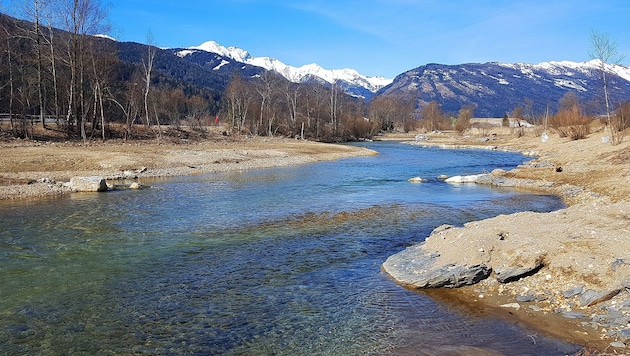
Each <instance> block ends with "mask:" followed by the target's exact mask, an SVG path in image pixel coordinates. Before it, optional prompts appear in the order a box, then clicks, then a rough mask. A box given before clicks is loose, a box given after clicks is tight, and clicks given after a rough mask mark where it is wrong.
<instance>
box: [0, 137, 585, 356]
mask: <svg viewBox="0 0 630 356" xmlns="http://www.w3.org/2000/svg"><path fill="white" fill-rule="evenodd" d="M374 148H375V149H376V150H378V151H379V152H381V154H380V155H378V156H375V157H362V158H355V159H347V160H341V161H337V162H325V163H318V164H312V165H305V166H298V167H289V168H281V169H265V170H258V171H251V172H243V173H230V174H220V175H209V176H196V177H184V178H178V179H171V180H163V181H156V182H154V188H152V189H148V190H143V191H118V192H110V193H107V194H76V195H72V196H71V197H68V198H63V199H59V200H56V201H54V202H47V203H44V204H37V203H3V204H1V205H0V217H1V218H0V228H1V229H0V231H1V232H0V261H2V265H1V266H0V345H2V346H0V350H1V351H2V353H3V354H16V355H17V354H73V353H78V354H150V355H154V354H166V355H171V354H173V355H176V354H186V355H190V354H199V355H207V354H222V355H223V354H228V355H241V354H248V355H251V354H255V355H267V354H286V355H311V354H318V355H364V354H374V355H382V354H412V355H413V354H440V353H447V352H450V353H451V354H491V353H497V354H523V353H528V354H565V353H567V352H570V351H573V350H575V349H576V346H574V345H568V344H564V343H562V342H559V341H557V340H552V339H544V338H539V339H537V340H536V341H537V342H536V344H533V343H532V342H531V338H529V337H528V333H531V332H530V331H528V330H523V329H520V328H519V327H517V326H514V325H509V324H508V323H505V322H502V321H496V320H486V319H479V318H475V317H470V316H467V315H461V314H458V313H457V312H455V311H453V310H450V309H448V308H446V307H445V306H444V305H441V304H440V303H437V302H434V301H433V300H431V299H430V298H428V297H427V296H425V295H423V294H418V293H413V292H410V291H407V290H405V289H403V288H401V287H399V286H397V285H395V284H394V283H393V282H392V281H391V280H389V279H388V278H386V277H385V276H384V275H383V274H382V273H381V272H380V264H381V263H382V262H383V261H384V260H385V259H386V258H387V257H388V256H389V255H391V254H393V253H395V252H398V251H400V250H402V249H404V248H405V247H406V246H409V245H411V244H413V243H417V242H420V241H422V240H423V239H424V238H425V237H426V236H427V235H428V234H429V232H430V231H431V230H432V229H433V228H435V227H436V226H438V225H441V224H444V223H449V224H463V223H464V222H467V221H470V220H472V219H480V218H484V217H489V216H494V215H497V214H501V213H510V212H514V211H520V210H535V211H545V210H552V209H557V208H559V207H561V206H562V205H561V203H560V201H559V200H558V199H556V198H554V197H549V196H544V195H526V194H522V193H516V192H513V191H509V190H496V189H490V188H488V187H481V186H475V185H462V186H451V185H448V184H446V183H443V182H440V181H438V180H437V179H430V181H429V182H428V183H423V184H409V183H408V182H407V179H408V178H410V177H413V176H417V175H420V176H425V177H429V178H430V177H435V176H437V175H438V174H442V173H445V174H450V175H452V174H460V173H461V174H468V173H478V172H480V171H482V170H483V169H488V170H489V169H493V168H495V167H502V168H509V167H513V166H515V165H517V164H519V163H521V160H522V158H521V157H519V156H517V155H513V154H505V153H496V152H494V153H493V152H480V151H440V150H431V149H421V148H417V147H410V146H404V145H400V144H393V143H388V144H374ZM516 350H518V352H517V351H516Z"/></svg>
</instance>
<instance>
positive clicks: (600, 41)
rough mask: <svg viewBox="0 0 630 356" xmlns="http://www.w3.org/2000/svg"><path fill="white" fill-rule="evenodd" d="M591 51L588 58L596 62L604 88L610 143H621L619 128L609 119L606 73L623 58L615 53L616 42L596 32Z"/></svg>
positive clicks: (592, 38) (592, 34) (592, 35)
mask: <svg viewBox="0 0 630 356" xmlns="http://www.w3.org/2000/svg"><path fill="white" fill-rule="evenodd" d="M590 40H591V51H590V53H589V55H590V57H591V58H593V59H596V60H598V65H599V71H600V73H601V76H602V83H603V88H604V104H605V106H606V123H607V124H608V128H609V130H610V142H611V143H612V144H613V145H618V144H620V143H621V139H622V138H623V136H622V135H619V127H618V125H616V124H615V120H612V119H611V109H610V107H611V104H610V95H609V88H608V81H607V77H606V73H607V71H608V69H609V66H611V65H615V64H619V63H620V62H621V61H622V60H623V58H624V56H623V55H620V54H619V52H617V42H616V41H615V40H613V39H611V38H610V37H609V36H608V34H605V33H600V32H597V31H592V32H591V38H590Z"/></svg>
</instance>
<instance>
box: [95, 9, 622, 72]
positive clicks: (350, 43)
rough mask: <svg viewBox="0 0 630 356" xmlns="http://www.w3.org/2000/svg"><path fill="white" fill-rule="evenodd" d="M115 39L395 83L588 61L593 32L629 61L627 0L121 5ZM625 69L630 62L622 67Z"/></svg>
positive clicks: (115, 12)
mask: <svg viewBox="0 0 630 356" xmlns="http://www.w3.org/2000/svg"><path fill="white" fill-rule="evenodd" d="M107 7H108V10H109V20H110V22H111V24H112V25H113V31H112V33H111V35H112V36H113V37H115V38H117V39H118V40H121V41H135V42H142V43H146V39H147V33H149V32H150V33H151V34H152V37H153V40H154V43H155V44H156V45H158V46H161V47H189V46H197V45H199V44H201V43H203V42H205V41H208V40H213V41H216V42H218V43H219V44H221V45H223V46H226V47H228V46H236V47H240V48H243V49H245V50H247V51H249V52H250V54H251V55H252V56H255V57H263V56H264V57H273V58H277V59H279V60H281V61H283V62H285V63H287V64H289V65H292V66H296V67H299V66H302V65H305V64H310V63H317V64H319V65H321V66H322V67H324V68H326V69H341V68H353V69H356V70H358V71H359V72H360V73H362V74H366V75H383V76H386V77H394V76H396V75H398V74H400V73H402V72H404V71H406V70H409V69H412V68H415V67H418V66H421V65H424V64H427V63H441V64H461V63H470V62H490V61H500V62H508V63H512V62H525V63H540V62H545V61H551V60H554V61H561V60H571V61H577V62H580V61H586V60H589V59H590V58H589V55H588V53H589V49H590V42H589V36H590V33H591V31H592V30H596V31H599V32H602V33H607V34H608V35H609V36H610V38H612V39H614V40H616V42H617V43H618V51H619V53H620V54H625V55H626V57H630V26H628V25H627V21H628V20H627V16H628V15H630V1H627V0H618V1H616V0H597V1H596V0H589V1H585V0H522V1H521V0H514V1H509V0H506V1H500V0H471V1H468V0H452V1H446V0H443V1H438V0H335V1H329V0H293V1H289V0H288V1H282V0H222V1H214V0H209V1H208V0H206V1H203V0H179V1H173V0H151V1H147V0H117V1H115V2H113V3H112V2H110V3H109V5H108V6H107ZM622 63H623V64H627V63H628V58H627V59H626V60H624V61H623V62H622Z"/></svg>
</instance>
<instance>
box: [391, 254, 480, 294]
mask: <svg viewBox="0 0 630 356" xmlns="http://www.w3.org/2000/svg"><path fill="white" fill-rule="evenodd" d="M422 247H423V244H418V245H415V246H411V247H409V248H407V249H406V250H404V251H402V252H400V253H397V254H395V255H393V256H390V257H389V258H388V259H387V261H385V263H384V264H383V270H384V271H385V272H386V273H387V274H389V275H390V276H391V277H392V278H393V279H395V280H396V281H398V282H399V283H400V284H403V285H405V286H406V287H409V288H441V287H445V288H457V287H462V286H466V285H472V284H475V283H477V282H479V281H480V280H482V279H485V278H488V276H489V275H490V273H491V272H492V270H491V269H490V268H488V267H487V266H486V265H484V264H477V265H472V266H470V265H466V264H457V263H449V264H440V263H439V259H438V258H439V257H440V256H439V255H436V254H431V253H426V252H424V251H422Z"/></svg>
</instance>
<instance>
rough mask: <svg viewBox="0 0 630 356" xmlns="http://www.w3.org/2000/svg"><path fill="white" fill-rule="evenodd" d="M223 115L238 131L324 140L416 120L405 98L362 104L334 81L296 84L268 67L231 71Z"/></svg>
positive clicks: (371, 132) (408, 124) (370, 133)
mask: <svg viewBox="0 0 630 356" xmlns="http://www.w3.org/2000/svg"><path fill="white" fill-rule="evenodd" d="M224 115H225V117H226V118H227V120H228V121H229V123H230V125H231V126H232V127H233V128H234V129H235V130H236V131H238V132H245V133H253V134H259V135H270V136H272V135H276V134H281V135H285V136H292V137H301V138H305V137H310V138H316V139H319V140H324V141H332V140H354V139H360V138H369V137H372V136H373V135H375V134H376V133H378V132H380V131H391V130H407V131H409V130H412V129H413V125H414V121H415V120H414V116H413V115H414V101H413V100H412V99H410V98H401V97H393V96H381V97H377V98H375V99H374V100H372V101H371V102H370V103H369V104H366V103H365V102H364V101H363V100H362V99H359V98H353V97H350V96H348V95H347V94H345V93H344V92H343V90H342V88H341V87H340V86H339V84H338V83H336V82H335V83H332V84H322V83H310V84H296V83H291V82H289V81H287V80H286V79H284V78H283V77H281V76H280V75H278V74H275V73H273V72H265V73H263V74H262V75H261V76H259V77H257V78H250V79H245V78H242V77H241V76H240V75H239V74H235V75H234V77H233V78H232V80H231V81H230V84H229V85H228V87H227V90H226V92H225V98H224Z"/></svg>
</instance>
